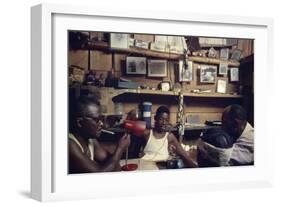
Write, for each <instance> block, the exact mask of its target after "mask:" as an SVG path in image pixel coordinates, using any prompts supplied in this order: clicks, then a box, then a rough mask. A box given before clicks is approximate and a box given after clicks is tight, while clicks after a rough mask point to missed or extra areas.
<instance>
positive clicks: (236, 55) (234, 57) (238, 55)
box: [230, 49, 242, 61]
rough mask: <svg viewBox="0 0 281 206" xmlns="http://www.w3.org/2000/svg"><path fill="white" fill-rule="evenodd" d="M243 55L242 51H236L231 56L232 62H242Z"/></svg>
mask: <svg viewBox="0 0 281 206" xmlns="http://www.w3.org/2000/svg"><path fill="white" fill-rule="evenodd" d="M241 55H242V50H240V49H234V50H233V52H232V54H231V57H230V60H235V61H240V59H241Z"/></svg>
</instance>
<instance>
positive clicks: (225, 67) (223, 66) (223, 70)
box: [219, 62, 228, 75]
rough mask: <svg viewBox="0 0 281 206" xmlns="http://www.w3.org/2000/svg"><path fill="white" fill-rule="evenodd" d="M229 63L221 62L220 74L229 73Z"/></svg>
mask: <svg viewBox="0 0 281 206" xmlns="http://www.w3.org/2000/svg"><path fill="white" fill-rule="evenodd" d="M227 71H228V64H227V63H224V62H221V63H220V65H219V75H227Z"/></svg>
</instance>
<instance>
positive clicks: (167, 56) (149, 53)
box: [83, 42, 240, 67]
mask: <svg viewBox="0 0 281 206" xmlns="http://www.w3.org/2000/svg"><path fill="white" fill-rule="evenodd" d="M83 49H89V50H94V49H96V50H102V51H107V52H118V53H128V54H129V53H134V54H139V55H144V56H149V57H155V58H161V59H168V60H179V59H182V58H183V54H173V53H168V52H159V51H152V50H148V49H142V48H135V47H131V48H129V49H120V48H110V47H109V45H108V43H106V42H96V43H94V44H91V45H88V46H86V47H85V48H83ZM189 59H190V60H191V61H194V62H198V63H205V64H217V65H219V64H220V63H227V64H228V65H229V66H234V67H239V65H240V63H239V62H237V61H225V60H221V59H215V58H208V57H196V56H190V57H189Z"/></svg>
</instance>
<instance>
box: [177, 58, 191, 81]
mask: <svg viewBox="0 0 281 206" xmlns="http://www.w3.org/2000/svg"><path fill="white" fill-rule="evenodd" d="M192 66H193V64H192V61H188V62H187V65H186V64H185V63H184V61H183V60H180V61H179V81H180V82H189V81H191V80H192V74H193V72H192V71H193V69H192Z"/></svg>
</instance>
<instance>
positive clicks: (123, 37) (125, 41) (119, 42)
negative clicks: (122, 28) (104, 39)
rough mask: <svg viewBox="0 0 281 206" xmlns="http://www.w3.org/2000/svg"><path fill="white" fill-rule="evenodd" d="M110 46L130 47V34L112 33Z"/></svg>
mask: <svg viewBox="0 0 281 206" xmlns="http://www.w3.org/2000/svg"><path fill="white" fill-rule="evenodd" d="M110 47H111V48H120V49H127V48H128V47H129V35H128V34H123V33H111V34H110Z"/></svg>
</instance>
